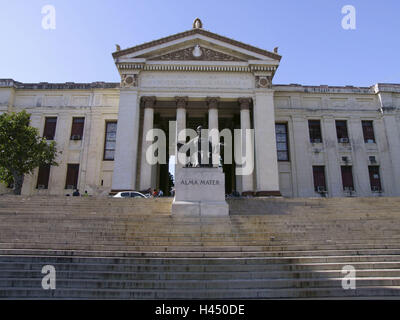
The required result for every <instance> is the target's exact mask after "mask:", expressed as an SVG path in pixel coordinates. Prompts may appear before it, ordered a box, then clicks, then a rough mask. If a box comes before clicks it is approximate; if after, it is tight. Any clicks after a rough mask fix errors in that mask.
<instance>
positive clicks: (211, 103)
mask: <svg viewBox="0 0 400 320" xmlns="http://www.w3.org/2000/svg"><path fill="white" fill-rule="evenodd" d="M206 103H207V107H208V109H218V106H219V97H207V98H206Z"/></svg>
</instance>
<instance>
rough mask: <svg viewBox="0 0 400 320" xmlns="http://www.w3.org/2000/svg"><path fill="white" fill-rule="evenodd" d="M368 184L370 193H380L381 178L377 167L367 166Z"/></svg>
mask: <svg viewBox="0 0 400 320" xmlns="http://www.w3.org/2000/svg"><path fill="white" fill-rule="evenodd" d="M368 171H369V182H370V184H371V191H374V192H380V191H382V186H381V178H380V175H379V166H369V167H368Z"/></svg>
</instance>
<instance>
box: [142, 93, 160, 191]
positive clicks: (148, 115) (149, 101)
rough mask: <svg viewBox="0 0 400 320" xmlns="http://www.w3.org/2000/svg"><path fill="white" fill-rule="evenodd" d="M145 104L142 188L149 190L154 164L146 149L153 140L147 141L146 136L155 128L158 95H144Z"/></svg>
mask: <svg viewBox="0 0 400 320" xmlns="http://www.w3.org/2000/svg"><path fill="white" fill-rule="evenodd" d="M142 101H143V104H144V119H143V132H142V152H141V157H142V159H141V163H140V187H139V188H140V190H147V189H148V188H150V187H151V171H152V167H153V166H152V165H151V164H150V163H149V162H148V161H147V159H146V151H147V149H148V147H149V146H150V145H151V143H152V141H147V139H146V136H147V133H148V132H149V130H151V129H153V122H154V105H155V103H156V97H142Z"/></svg>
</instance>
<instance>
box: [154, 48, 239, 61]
mask: <svg viewBox="0 0 400 320" xmlns="http://www.w3.org/2000/svg"><path fill="white" fill-rule="evenodd" d="M148 60H150V61H152V60H160V61H246V60H245V59H240V58H238V57H235V56H233V55H229V54H226V53H223V52H220V51H216V50H213V49H209V48H206V47H202V46H200V45H195V46H190V47H188V48H184V49H180V50H175V51H172V52H169V53H165V54H162V55H158V56H155V57H152V58H149V59H148Z"/></svg>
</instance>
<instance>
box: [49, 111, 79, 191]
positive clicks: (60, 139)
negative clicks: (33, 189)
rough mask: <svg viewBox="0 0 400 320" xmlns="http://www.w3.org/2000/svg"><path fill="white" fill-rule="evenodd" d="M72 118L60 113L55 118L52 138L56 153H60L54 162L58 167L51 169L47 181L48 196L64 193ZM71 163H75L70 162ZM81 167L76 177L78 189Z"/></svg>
mask: <svg viewBox="0 0 400 320" xmlns="http://www.w3.org/2000/svg"><path fill="white" fill-rule="evenodd" d="M71 124H72V116H71V115H70V114H68V113H61V114H59V116H58V117H57V124H56V135H55V137H54V139H55V141H56V144H57V151H62V153H59V154H58V157H57V159H56V161H57V162H58V166H54V167H52V169H51V170H52V172H51V175H50V180H49V186H50V185H51V186H53V187H51V188H50V187H49V191H50V194H52V195H53V194H54V195H59V194H63V193H64V192H65V181H66V177H67V168H68V162H69V159H68V153H69V152H68V149H69V139H70V133H71ZM71 163H76V162H75V161H74V162H71ZM80 172H81V165H80V164H79V176H78V189H79V188H80V185H81V177H80Z"/></svg>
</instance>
